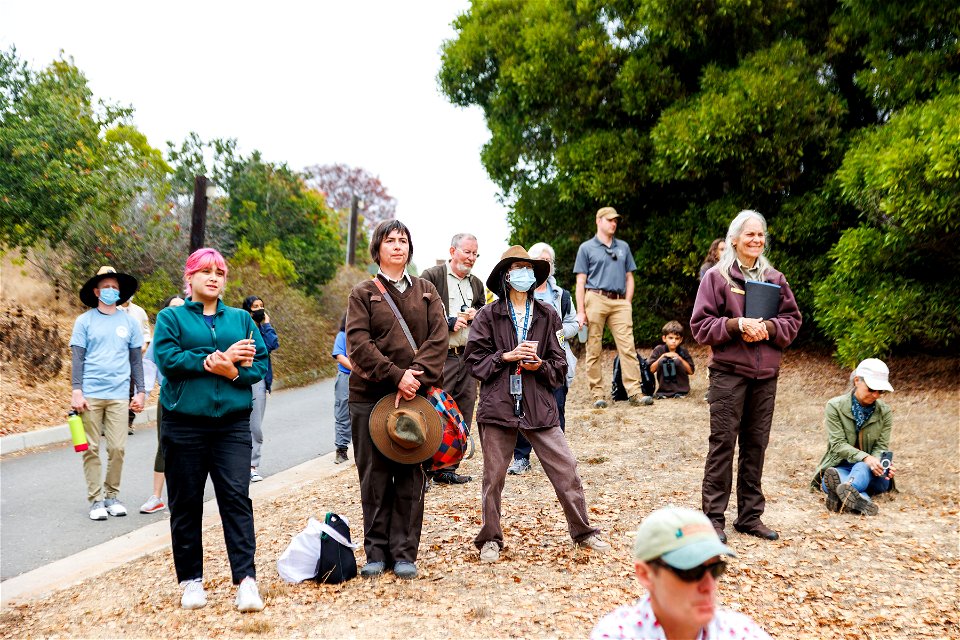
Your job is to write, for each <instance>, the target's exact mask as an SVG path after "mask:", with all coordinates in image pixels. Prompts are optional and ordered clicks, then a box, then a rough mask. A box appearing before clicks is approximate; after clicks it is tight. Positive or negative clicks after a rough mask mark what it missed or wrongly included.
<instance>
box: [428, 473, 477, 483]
mask: <svg viewBox="0 0 960 640" xmlns="http://www.w3.org/2000/svg"><path fill="white" fill-rule="evenodd" d="M471 480H473V477H472V476H462V475H460V474H459V473H457V472H456V471H437V472H436V473H435V474H433V481H434V482H436V483H437V484H467V483H468V482H470V481H471Z"/></svg>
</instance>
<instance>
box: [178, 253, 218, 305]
mask: <svg viewBox="0 0 960 640" xmlns="http://www.w3.org/2000/svg"><path fill="white" fill-rule="evenodd" d="M211 266H213V267H214V268H216V269H220V270H221V271H223V275H224V277H226V275H227V261H226V260H224V259H223V256H222V255H220V252H219V251H217V250H216V249H210V248H207V247H204V248H202V249H197V250H196V251H194V252H193V253H191V254H190V257H189V258H187V264H186V265H185V266H184V268H183V282H184V289H183V290H184V291H185V292H186V294H187V295H188V296H189V295H191V294H192V293H193V291H192V290H191V287H190V277H191V276H192V275H193V274H195V273H196V272H197V271H203V270H204V269H206V268H208V267H211Z"/></svg>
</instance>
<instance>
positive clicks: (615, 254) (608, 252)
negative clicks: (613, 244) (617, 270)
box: [604, 249, 617, 262]
mask: <svg viewBox="0 0 960 640" xmlns="http://www.w3.org/2000/svg"><path fill="white" fill-rule="evenodd" d="M604 251H606V252H607V255H608V256H610V257H611V258H613V261H614V262H616V261H617V252H616V251H614V250H613V249H604Z"/></svg>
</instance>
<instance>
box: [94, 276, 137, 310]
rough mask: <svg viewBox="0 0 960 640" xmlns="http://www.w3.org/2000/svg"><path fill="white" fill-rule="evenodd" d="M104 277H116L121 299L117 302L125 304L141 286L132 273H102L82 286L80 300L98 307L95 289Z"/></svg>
mask: <svg viewBox="0 0 960 640" xmlns="http://www.w3.org/2000/svg"><path fill="white" fill-rule="evenodd" d="M104 278H116V279H117V282H118V283H120V299H119V300H118V301H117V304H123V303H124V302H126V301H127V300H129V299H130V298H132V297H133V294H135V293H136V292H137V289H138V288H139V287H140V283H139V282H138V281H137V279H136V278H134V277H133V276H131V275H130V274H127V273H116V272H114V273H100V274H97V275H95V276H93V277H92V278H90V279H89V280H87V281H86V282H85V283H84V285H83V286H82V287H80V302H82V303H83V304H85V305H87V306H88V307H93V308H96V306H97V304H98V301H97V296H96V295H94V293H93V290H94V289H96V288H97V285H99V284H100V281H101V280H103V279H104Z"/></svg>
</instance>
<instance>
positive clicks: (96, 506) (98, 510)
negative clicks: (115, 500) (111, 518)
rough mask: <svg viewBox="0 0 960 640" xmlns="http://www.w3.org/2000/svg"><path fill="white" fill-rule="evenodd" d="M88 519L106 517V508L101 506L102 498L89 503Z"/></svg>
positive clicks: (104, 518)
mask: <svg viewBox="0 0 960 640" xmlns="http://www.w3.org/2000/svg"><path fill="white" fill-rule="evenodd" d="M90 519H91V520H106V519H107V510H106V508H105V507H104V506H103V500H97V501H96V502H92V503H90Z"/></svg>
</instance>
